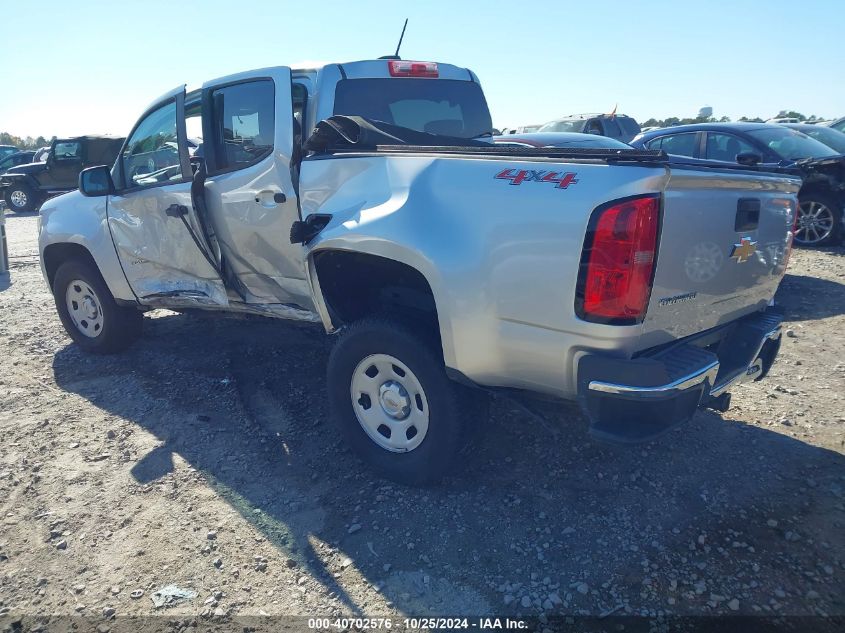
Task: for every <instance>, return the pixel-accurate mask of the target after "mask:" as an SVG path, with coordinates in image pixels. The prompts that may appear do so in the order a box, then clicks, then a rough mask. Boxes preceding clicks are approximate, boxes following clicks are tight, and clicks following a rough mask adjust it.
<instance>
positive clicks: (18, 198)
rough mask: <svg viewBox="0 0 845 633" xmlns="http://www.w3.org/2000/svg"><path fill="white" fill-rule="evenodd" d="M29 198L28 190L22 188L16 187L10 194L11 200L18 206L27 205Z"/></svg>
mask: <svg viewBox="0 0 845 633" xmlns="http://www.w3.org/2000/svg"><path fill="white" fill-rule="evenodd" d="M28 200H29V198H28V197H27V195H26V192H25V191H21V190H20V189H16V190H15V191H13V192H12V193H10V194H9V201H10V202H11V203H12V204H13V205H15V206H16V207H25V206H26V203H27V201H28Z"/></svg>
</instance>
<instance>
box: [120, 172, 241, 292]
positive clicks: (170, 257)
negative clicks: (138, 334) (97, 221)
mask: <svg viewBox="0 0 845 633" xmlns="http://www.w3.org/2000/svg"><path fill="white" fill-rule="evenodd" d="M139 193H142V194H143V195H134V194H133V193H128V194H126V195H122V196H121V195H115V196H112V197H111V199H110V200H109V210H108V216H109V229H110V230H111V234H112V239H113V240H114V245H115V249H116V250H117V254H118V257H119V258H120V262H121V264H122V266H123V269H124V272H125V273H126V278H127V279H128V280H129V284H130V285H131V286H132V290H133V291H134V292H135V294H136V296H137V297H138V300H139V301H140V302H141V303H142V304H144V305H156V304H159V305H168V306H174V307H180V306H184V307H188V306H219V307H225V306H227V305H228V303H229V299H228V296H227V293H226V289H225V288H224V286H223V282H222V280H221V279H220V277H219V276H218V274H217V272H216V271H215V270H214V268H212V266H211V264H209V262H208V261H207V260H206V259H205V257H204V256H203V254H202V252H201V251H200V250H199V248H198V247H197V246H196V245H195V244H194V242H193V241H192V239H191V237H190V234H189V232H188V230H187V228H186V227H185V225H184V224H183V223H182V220H181V219H180V218H179V217H174V216H172V215H168V213H167V209H168V208H169V207H171V205H184V206H186V207H188V208H190V206H191V194H190V183H178V184H174V185H167V186H163V187H157V188H154V189H150V190H146V191H143V192H139ZM186 218H187V220H188V222H190V223H191V225H192V226H193V228H194V231H195V232H197V233H198V234H199V233H201V231H200V229H199V227H197V226H196V221H195V220H194V219H193V217H192V214H188V215H187V216H186Z"/></svg>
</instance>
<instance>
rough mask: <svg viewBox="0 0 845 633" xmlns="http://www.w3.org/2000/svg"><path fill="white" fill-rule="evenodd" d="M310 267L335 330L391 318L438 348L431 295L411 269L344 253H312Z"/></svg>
mask: <svg viewBox="0 0 845 633" xmlns="http://www.w3.org/2000/svg"><path fill="white" fill-rule="evenodd" d="M314 266H315V269H316V271H317V278H318V279H319V281H320V289H321V290H322V293H323V298H324V300H325V302H326V307H327V308H328V311H329V316H330V317H331V319H332V323H334V324H335V325H342V324H346V323H352V322H353V321H357V320H359V319H361V318H363V317H365V316H372V315H387V316H396V317H400V318H402V319H405V320H411V321H412V322H413V323H415V324H416V325H418V326H422V327H423V328H424V329H425V330H426V331H428V332H429V333H430V334H432V335H435V336H436V337H437V341H438V343H439V341H440V327H439V323H438V320H437V306H436V304H435V302H434V293H433V292H432V291H431V286H430V285H429V284H428V281H427V280H426V278H425V277H424V276H423V275H422V273H420V272H419V271H418V270H416V269H415V268H412V267H411V266H408V265H407V264H403V263H401V262H398V261H396V260H393V259H388V258H386V257H379V256H377V255H368V254H365V253H351V252H348V251H323V252H318V253H316V254H315V255H314Z"/></svg>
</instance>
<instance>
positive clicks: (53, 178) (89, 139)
mask: <svg viewBox="0 0 845 633" xmlns="http://www.w3.org/2000/svg"><path fill="white" fill-rule="evenodd" d="M122 144H123V139H122V138H115V137H110V136H77V137H74V138H66V139H56V140H55V141H53V142H52V143H51V145H50V149H49V151H48V152H47V154H46V157H44V162H37V163H27V164H20V165H18V166H15V167H12V168H11V169H9V170H7V171H5V173H3V172H0V198H2V199H3V200H4V201H5V203H6V205H7V206H8V207H9V209H11V210H12V211H17V212H22V211H36V210H38V209H39V207H40V206H41V204H42V203H43V202H44V201H45V200H47V199H48V198H50V197H52V196H55V195H58V194H60V193H65V192H68V191H73V190H74V189H76V188H77V187H78V184H79V174H80V172H81V171H82V170H83V169H85V168H86V167H91V166H92V165H103V164H107V165H111V164H113V163H114V161H115V159H116V158H117V154H118V151H119V150H120V147H121V145H122ZM39 151H40V150H39ZM32 154H33V156H34V153H32ZM42 156H43V153H42Z"/></svg>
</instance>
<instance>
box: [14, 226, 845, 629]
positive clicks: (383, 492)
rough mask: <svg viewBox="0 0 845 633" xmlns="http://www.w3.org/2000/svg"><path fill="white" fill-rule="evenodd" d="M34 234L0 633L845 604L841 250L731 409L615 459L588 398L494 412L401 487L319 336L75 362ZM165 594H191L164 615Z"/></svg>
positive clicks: (821, 254) (803, 256)
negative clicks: (367, 446) (473, 435)
mask: <svg viewBox="0 0 845 633" xmlns="http://www.w3.org/2000/svg"><path fill="white" fill-rule="evenodd" d="M36 222H37V218H36V217H33V216H28V217H18V216H8V217H7V232H8V235H9V247H10V252H11V263H12V270H11V282H10V283H9V282H6V283H3V282H0V314H2V317H0V319H2V320H0V346H2V347H1V348H0V349H2V356H0V389H2V394H3V399H2V410H0V433H2V435H1V437H2V439H3V442H2V444H0V516H1V517H2V518H0V521H2V523H0V629H2V628H3V624H4V622H5V623H7V624H8V622H13V621H17V620H20V618H21V616H27V617H31V616H33V615H36V614H41V615H43V614H53V615H63V614H68V615H73V614H82V615H86V616H88V617H89V618H91V619H92V621H94V622H98V621H99V622H104V623H107V622H108V620H109V618H111V617H112V616H113V615H114V614H117V615H118V616H120V615H144V614H151V613H163V612H166V613H167V615H168V616H179V617H184V618H186V620H185V622H193V623H202V622H209V621H212V622H213V621H215V618H217V619H218V620H219V619H220V618H222V617H223V616H226V615H235V614H237V615H261V614H299V615H310V616H314V615H318V616H334V615H340V614H348V615H353V614H358V615H369V616H372V615H391V614H392V615H396V614H416V615H426V614H428V615H432V614H439V615H456V614H463V615H484V614H496V615H500V616H506V615H513V616H517V615H521V616H539V615H541V614H545V616H552V615H558V614H569V615H579V614H590V615H605V614H608V613H614V614H617V615H618V614H646V615H650V616H659V615H661V614H666V615H713V614H747V615H754V614H763V615H772V614H782V615H818V614H823V615H824V614H827V615H843V614H845V591H843V588H844V587H845V584H844V583H843V580H845V530H843V525H844V524H845V505H843V503H845V497H843V492H844V491H845V459H844V458H843V452H845V434H843V428H845V398H843V393H845V390H844V389H843V386H845V337H843V334H842V333H843V331H845V266H843V264H845V259H843V256H845V249H843V248H836V249H827V250H824V251H796V252H795V253H794V254H793V257H792V261H791V263H790V273H789V274H788V275H787V276H786V279H785V281H784V283H783V285H782V287H781V290H780V292H779V295H778V302H779V303H780V304H782V305H783V306H784V308H785V310H786V315H787V321H788V324H787V327H788V328H789V331H788V332H787V334H788V336H787V337H786V338H785V339H784V344H783V349H782V353H781V356H780V358H779V360H778V362H777V363H776V364H775V366H774V368H773V369H772V372H771V374H770V376H769V377H768V379H766V380H765V381H762V382H759V383H754V384H749V385H743V386H741V387H739V388H737V389H736V390H735V391H734V399H733V403H734V404H733V407H732V408H731V410H730V411H728V412H727V413H725V414H723V415H719V414H716V413H713V412H708V411H702V412H700V413H698V414H697V415H696V417H695V419H694V420H693V421H692V422H690V423H689V424H687V425H685V426H684V427H682V428H680V429H677V430H675V431H673V432H671V433H669V434H668V435H666V436H665V437H663V438H662V439H660V440H659V441H656V442H653V443H650V444H647V445H642V446H637V447H634V448H617V447H613V446H608V445H603V444H599V443H596V442H594V441H591V440H590V439H589V438H588V436H587V435H586V433H585V431H586V422H585V420H584V419H583V417H582V416H581V415H580V413H579V412H578V410H577V409H576V408H574V407H572V406H569V405H564V404H549V403H530V408H529V409H526V408H524V407H523V406H522V405H519V404H517V403H514V402H513V401H510V400H505V399H496V400H495V401H494V402H493V406H492V407H491V411H492V414H491V418H490V420H489V422H488V423H487V432H486V436H485V438H484V439H483V441H482V442H481V444H480V446H479V448H478V451H477V452H476V453H475V454H473V455H472V456H471V457H470V459H469V460H468V463H467V464H466V466H465V468H464V470H463V471H462V472H461V473H460V474H459V475H457V476H455V477H453V478H451V479H449V480H448V481H446V482H444V483H443V484H442V485H440V486H438V487H434V488H428V489H409V488H403V487H401V486H397V485H394V484H390V483H387V482H385V481H381V480H378V479H376V478H375V477H374V476H373V475H371V473H370V472H369V471H367V470H366V469H365V468H364V467H363V466H362V465H361V464H360V463H359V462H358V461H357V460H356V459H355V458H354V457H353V456H352V455H351V454H350V453H349V452H347V451H346V450H345V449H344V447H343V445H342V444H341V442H340V438H339V436H338V434H337V433H336V432H335V430H334V428H333V425H332V423H331V420H329V419H328V411H327V405H326V398H325V396H324V393H323V385H324V378H323V377H324V371H325V363H326V358H327V354H328V351H329V347H330V343H331V340H330V339H329V338H328V337H326V336H324V335H323V333H322V331H321V330H319V329H314V328H311V327H310V326H309V327H306V326H296V325H289V324H286V323H283V322H275V321H271V320H261V319H249V320H244V319H219V318H212V317H198V316H195V315H178V314H175V313H171V312H167V311H156V312H153V313H151V314H149V315H148V317H147V318H146V319H145V335H144V338H143V339H142V341H141V342H139V344H136V345H135V346H134V347H133V348H132V349H131V350H130V351H129V352H127V353H124V354H122V355H119V356H114V357H105V358H94V357H89V356H85V355H83V354H81V353H80V352H79V351H78V349H77V348H76V347H75V346H74V345H72V344H71V342H70V339H69V338H68V337H67V336H66V335H65V333H64V331H63V330H62V327H61V325H60V323H59V320H58V318H57V316H56V314H55V311H54V309H53V304H52V297H51V296H50V294H49V292H48V290H47V288H46V286H45V285H44V283H43V281H42V278H41V273H40V269H39V266H38V257H37V243H36ZM168 585H176V586H177V587H179V588H183V589H187V590H190V591H191V592H195V594H196V595H195V597H192V598H188V599H186V600H183V601H181V602H177V603H176V604H172V605H168V608H165V607H162V608H161V609H159V610H156V606H155V604H154V600H153V599H154V598H156V597H157V596H156V595H155V592H157V591H159V590H160V589H162V588H164V587H167V586H168ZM182 626H187V624H184V623H183V625H182ZM105 628H107V627H105ZM105 628H103V627H102V626H101V629H100V630H105Z"/></svg>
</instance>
